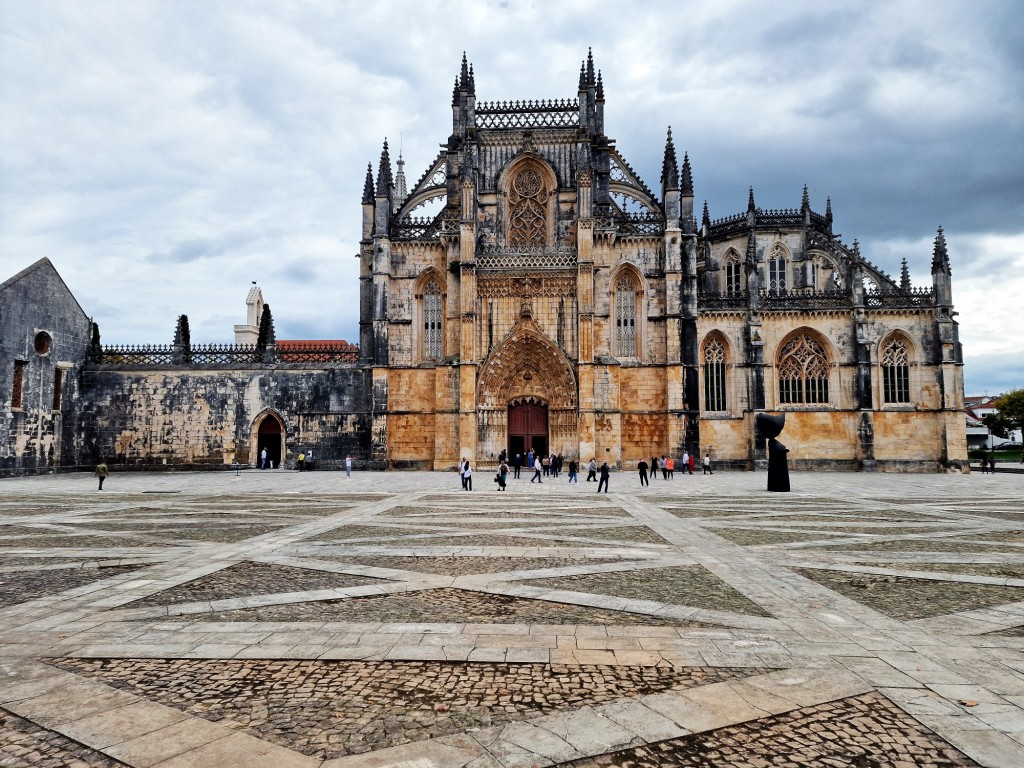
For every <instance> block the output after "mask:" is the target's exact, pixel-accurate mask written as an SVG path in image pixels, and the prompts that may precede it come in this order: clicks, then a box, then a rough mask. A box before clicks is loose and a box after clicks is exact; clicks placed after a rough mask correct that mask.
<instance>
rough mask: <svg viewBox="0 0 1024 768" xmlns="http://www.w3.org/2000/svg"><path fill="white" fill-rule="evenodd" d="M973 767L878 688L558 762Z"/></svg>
mask: <svg viewBox="0 0 1024 768" xmlns="http://www.w3.org/2000/svg"><path fill="white" fill-rule="evenodd" d="M611 766H615V767H616V768H769V767H770V766H779V767H780V768H915V767H920V768H976V767H977V766H978V763H976V762H974V761H973V760H971V759H970V758H969V757H967V756H966V755H964V754H963V753H962V752H960V751H959V750H957V749H954V748H953V747H952V746H950V745H949V744H948V743H947V742H945V741H943V740H942V739H940V738H939V737H937V736H936V735H935V734H934V733H932V732H931V731H929V730H928V729H926V728H924V727H922V726H921V724H920V723H918V722H917V721H916V720H914V718H912V717H910V716H908V715H907V714H905V713H904V712H903V711H901V710H900V709H899V708H898V707H896V706H895V705H894V704H893V703H892V702H890V701H889V700H888V699H886V698H885V697H884V696H882V695H880V694H877V693H869V694H865V695H863V696H853V697H850V698H847V699H842V700H840V701H834V702H829V703H828V704H821V705H819V706H816V707H807V708H804V709H799V710H796V711H794V712H788V713H786V714H784V715H778V716H776V717H768V718H764V719H761V720H754V721H751V722H748V723H743V724H742V725H737V726H732V727H730V728H722V729H719V730H717V731H710V732H708V733H701V734H696V735H694V736H685V737H683V738H681V739H671V740H669V741H662V742H658V743H656V744H651V745H649V746H644V747H638V748H636V749H630V750H624V751H622V752H615V753H612V754H608V755H602V756H601V757H596V758H590V759H586V760H575V761H572V762H568V763H559V764H558V766H557V768H610V767H611Z"/></svg>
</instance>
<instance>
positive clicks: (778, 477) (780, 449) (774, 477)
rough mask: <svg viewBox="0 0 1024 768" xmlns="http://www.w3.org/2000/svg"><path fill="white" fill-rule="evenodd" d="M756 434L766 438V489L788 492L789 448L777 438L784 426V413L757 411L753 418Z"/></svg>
mask: <svg viewBox="0 0 1024 768" xmlns="http://www.w3.org/2000/svg"><path fill="white" fill-rule="evenodd" d="M754 424H755V425H756V427H757V434H758V435H759V436H760V437H763V438H766V439H767V440H768V490H769V491H775V492H779V493H788V492H789V459H788V458H787V456H786V454H788V453H789V449H788V448H787V447H786V446H784V445H783V444H782V443H780V442H779V441H778V440H776V439H775V438H777V437H778V436H779V435H780V434H782V430H783V428H784V427H785V426H786V414H784V413H779V414H775V415H773V414H770V413H759V414H757V418H756V419H755V420H754Z"/></svg>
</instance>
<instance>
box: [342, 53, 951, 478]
mask: <svg viewBox="0 0 1024 768" xmlns="http://www.w3.org/2000/svg"><path fill="white" fill-rule="evenodd" d="M604 110H605V95H604V89H603V83H602V80H601V76H600V73H596V74H595V69H594V64H593V60H592V58H591V57H589V56H588V58H587V61H586V62H585V64H584V65H583V66H581V69H580V74H579V85H578V90H577V94H576V97H575V98H569V99H561V100H554V101H540V102H512V103H508V102H478V101H477V99H476V91H475V83H474V74H473V70H472V68H471V67H470V66H469V65H468V63H467V62H466V61H465V59H464V60H463V66H462V71H461V73H460V75H459V77H458V79H457V80H456V83H455V87H454V91H453V95H452V114H453V126H452V133H451V136H450V137H449V139H448V142H447V145H446V148H445V149H443V150H442V151H441V153H440V154H439V155H438V156H437V158H435V159H434V161H433V162H432V163H431V164H430V166H429V167H428V168H427V169H426V171H425V172H424V174H423V175H422V177H421V178H420V180H419V181H418V182H416V183H415V184H414V185H412V186H411V188H409V189H407V184H406V180H405V177H404V169H403V168H402V167H401V166H402V164H401V163H400V165H399V169H400V173H399V175H398V176H397V177H395V178H393V177H392V168H391V160H390V158H389V154H388V148H387V145H386V144H385V148H384V152H383V153H382V155H381V158H380V163H379V165H378V168H377V174H376V179H374V178H373V176H372V169H368V171H367V177H366V183H365V189H364V195H363V233H362V235H363V238H362V245H361V250H360V261H361V275H360V279H361V281H362V293H361V296H362V300H361V308H362V313H361V318H360V321H361V327H360V348H361V358H360V359H361V361H362V362H363V363H365V364H366V365H369V366H372V368H373V387H372V391H373V397H374V400H375V403H374V427H373V435H374V444H373V450H374V451H375V452H377V453H379V455H380V456H381V458H383V457H384V455H386V456H387V460H388V461H389V462H390V463H394V464H399V465H403V466H404V465H407V466H424V467H434V468H448V467H454V466H455V465H456V464H457V462H458V461H459V459H460V457H462V456H468V457H475V458H476V459H477V460H478V461H480V460H493V459H494V458H495V457H496V456H497V455H498V454H499V453H500V451H501V450H502V449H508V450H509V451H510V452H511V453H515V452H516V451H519V450H523V449H524V448H528V447H531V446H532V447H534V448H535V449H538V450H540V451H541V452H548V451H550V452H552V453H561V454H564V455H565V456H574V457H581V458H582V459H583V460H584V461H588V460H589V459H590V458H591V457H597V459H598V461H602V460H606V461H609V463H611V464H618V465H627V466H633V465H634V464H635V462H637V461H639V460H640V459H642V458H645V457H650V456H652V455H659V456H660V455H662V454H667V453H671V454H673V455H680V454H681V453H682V452H683V451H684V450H689V451H691V452H693V451H699V452H701V453H702V454H703V452H705V451H707V452H710V453H711V455H712V457H713V458H714V459H715V460H716V461H717V462H719V463H722V462H725V463H727V464H731V465H733V466H736V467H750V466H752V465H753V464H754V463H755V462H756V461H757V460H758V459H760V458H763V454H762V453H761V451H762V446H761V445H760V442H761V441H759V440H757V439H756V436H755V434H754V415H755V414H756V413H758V412H762V411H766V410H767V411H772V412H785V413H786V415H787V426H786V430H785V432H784V433H783V440H784V441H785V442H786V443H787V444H788V445H790V446H791V451H792V454H791V459H792V461H793V462H794V463H795V465H796V466H808V467H811V466H821V467H843V468H875V467H879V466H881V467H883V468H890V469H911V468H931V469H934V468H937V467H941V466H960V465H961V464H963V463H965V460H966V448H965V436H964V427H963V418H962V413H961V411H962V408H963V377H962V357H961V351H960V346H959V341H958V336H957V326H956V322H955V320H954V319H953V311H952V309H953V308H952V298H951V291H950V268H949V259H948V254H947V252H946V245H945V241H944V238H943V235H942V232H941V230H940V232H939V234H938V236H937V238H936V241H935V250H934V254H933V260H932V286H931V287H930V288H927V289H915V288H913V287H912V286H911V285H910V280H909V274H908V272H907V269H906V265H905V264H904V268H903V274H902V275H901V278H900V280H899V281H895V280H893V279H892V278H890V277H889V276H888V275H886V274H885V273H884V272H882V271H881V270H879V269H878V268H877V267H875V266H873V265H872V264H871V263H870V262H869V261H868V260H867V259H866V258H864V257H863V256H862V255H861V254H860V251H859V248H858V245H857V243H856V241H854V242H853V244H852V245H847V244H844V243H843V242H841V241H840V240H839V238H838V237H836V236H834V235H833V232H832V211H831V204H828V205H827V206H826V210H825V213H824V214H821V213H818V212H815V211H813V210H812V209H811V206H810V202H809V200H808V195H807V191H806V188H805V190H804V195H803V200H802V204H801V207H800V208H797V209H792V210H763V209H761V208H759V207H757V205H756V203H755V200H754V193H753V190H751V192H750V196H749V203H748V206H747V210H746V211H744V212H741V213H738V214H736V215H734V216H729V217H727V218H724V219H719V220H715V221H712V220H711V219H710V217H709V215H708V210H707V206H706V205H705V206H704V210H703V217H702V220H701V221H700V223H698V222H697V220H696V218H695V216H694V186H693V179H692V172H691V167H690V161H689V158H688V157H687V156H686V155H684V156H683V159H682V163H681V165H680V163H679V161H678V156H677V153H676V149H675V147H674V145H673V140H672V135H671V132H669V134H668V139H667V141H666V145H665V151H664V163H663V167H662V173H661V179H660V185H659V186H658V191H657V192H655V191H654V190H652V189H651V188H650V187H649V186H648V185H647V184H646V183H645V182H644V181H643V180H642V179H640V177H639V176H638V175H637V173H636V172H635V171H634V170H633V169H632V167H631V166H630V165H629V163H628V162H627V161H626V159H625V158H624V156H623V155H622V154H621V153H620V151H619V149H618V148H617V147H616V145H615V143H614V141H613V140H612V139H610V138H609V137H608V136H606V135H605V132H604ZM432 201H440V203H441V204H442V205H441V209H440V211H439V212H438V213H437V214H436V215H433V216H431V217H423V216H419V215H417V213H418V211H420V210H422V209H424V208H426V207H428V206H429V205H430V204H431V202H432Z"/></svg>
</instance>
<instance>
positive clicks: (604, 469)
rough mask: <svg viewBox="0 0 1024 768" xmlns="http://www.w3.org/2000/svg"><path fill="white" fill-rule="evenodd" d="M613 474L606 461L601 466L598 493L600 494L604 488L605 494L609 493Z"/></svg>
mask: <svg viewBox="0 0 1024 768" xmlns="http://www.w3.org/2000/svg"><path fill="white" fill-rule="evenodd" d="M610 474H611V472H610V471H609V469H608V462H607V461H606V462H605V463H604V464H602V465H601V482H599V483H598V484H597V492H598V493H600V492H601V489H602V488H604V492H605V493H608V477H609V475H610Z"/></svg>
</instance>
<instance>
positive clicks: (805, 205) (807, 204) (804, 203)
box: [800, 184, 811, 211]
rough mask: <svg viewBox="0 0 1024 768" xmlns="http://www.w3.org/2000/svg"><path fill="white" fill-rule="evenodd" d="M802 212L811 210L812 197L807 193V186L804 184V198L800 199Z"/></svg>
mask: <svg viewBox="0 0 1024 768" xmlns="http://www.w3.org/2000/svg"><path fill="white" fill-rule="evenodd" d="M800 210H801V211H809V210H811V196H810V195H809V194H808V193H807V185H806V184H804V196H803V197H802V198H801V199H800Z"/></svg>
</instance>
